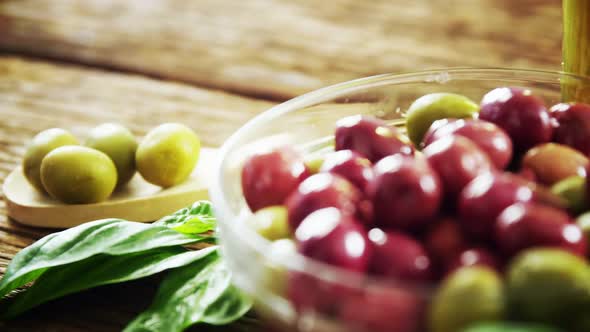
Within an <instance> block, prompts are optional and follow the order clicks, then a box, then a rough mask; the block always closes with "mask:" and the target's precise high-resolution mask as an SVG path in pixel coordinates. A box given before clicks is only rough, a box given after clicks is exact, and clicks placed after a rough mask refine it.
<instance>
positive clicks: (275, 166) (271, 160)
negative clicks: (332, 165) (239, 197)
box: [242, 147, 309, 212]
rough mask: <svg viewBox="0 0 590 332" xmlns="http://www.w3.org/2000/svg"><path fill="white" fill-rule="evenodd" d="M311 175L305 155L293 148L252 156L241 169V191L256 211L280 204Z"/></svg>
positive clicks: (251, 207) (283, 148) (282, 148)
mask: <svg viewBox="0 0 590 332" xmlns="http://www.w3.org/2000/svg"><path fill="white" fill-rule="evenodd" d="M308 175H309V172H308V170H307V168H306V167H305V164H304V163H303V158H302V157H301V156H300V155H299V153H297V152H296V151H295V150H294V149H292V148H290V147H280V148H277V149H275V150H272V151H269V152H263V153H258V154H255V155H253V156H251V157H249V158H248V159H247V160H246V161H245V163H244V167H243V168H242V190H243V192H244V198H245V199H246V202H247V203H248V206H249V207H250V209H251V210H252V211H253V212H256V211H257V210H260V209H262V208H264V207H267V206H272V205H281V204H283V203H284V202H285V199H286V198H287V196H289V194H291V192H292V191H293V190H295V188H297V186H298V185H299V183H301V181H303V179H305V178H306V177H307V176H308Z"/></svg>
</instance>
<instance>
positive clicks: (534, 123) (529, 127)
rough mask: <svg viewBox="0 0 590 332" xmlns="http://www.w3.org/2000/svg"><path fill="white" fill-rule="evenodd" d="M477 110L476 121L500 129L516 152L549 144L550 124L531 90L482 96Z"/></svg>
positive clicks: (508, 89) (499, 90)
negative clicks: (507, 136) (479, 108)
mask: <svg viewBox="0 0 590 332" xmlns="http://www.w3.org/2000/svg"><path fill="white" fill-rule="evenodd" d="M480 107H481V110H480V111H479V118H480V119H482V120H485V121H489V122H492V123H495V124H496V125H497V126H499V127H500V128H502V129H504V130H505V131H506V132H507V133H508V135H509V136H510V138H511V139H512V143H513V144H514V149H515V150H516V151H518V152H524V151H526V150H528V149H530V148H531V147H533V146H535V145H538V144H541V143H545V142H549V141H550V140H551V136H552V134H553V124H552V121H551V118H550V116H549V112H548V111H547V108H546V107H545V103H544V102H543V100H542V99H541V98H539V97H537V96H535V95H533V93H532V92H531V90H528V89H523V88H516V87H504V88H497V89H494V90H492V91H490V92H488V93H487V94H485V96H484V97H483V99H482V101H481V105H480Z"/></svg>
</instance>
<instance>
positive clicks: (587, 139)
mask: <svg viewBox="0 0 590 332" xmlns="http://www.w3.org/2000/svg"><path fill="white" fill-rule="evenodd" d="M550 114H551V117H553V118H554V119H555V120H557V127H556V128H555V130H554V133H553V140H554V141H555V142H557V143H561V144H565V145H569V146H571V147H573V148H574V149H576V150H578V151H580V152H582V153H583V154H584V155H586V156H590V105H587V104H582V103H571V104H557V105H555V106H553V107H551V113H550Z"/></svg>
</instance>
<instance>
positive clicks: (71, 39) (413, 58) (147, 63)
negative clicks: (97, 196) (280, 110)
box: [0, 0, 561, 98]
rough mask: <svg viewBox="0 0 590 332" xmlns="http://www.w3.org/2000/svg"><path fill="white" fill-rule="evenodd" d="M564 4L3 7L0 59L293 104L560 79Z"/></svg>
mask: <svg viewBox="0 0 590 332" xmlns="http://www.w3.org/2000/svg"><path fill="white" fill-rule="evenodd" d="M560 7H561V1H558V0H544V1H543V0H523V1H513V0H454V1H436V0H416V1H391V0H372V1H358V0H333V1H327V2H321V1H316V0H298V1H287V0H248V1H233V0H195V1H185V0H151V1H143V0H83V1H81V0H4V1H0V31H1V33H0V48H3V49H5V50H10V51H22V52H28V53H32V54H36V55H41V56H48V57H54V58H59V59H67V60H71V61H76V62H82V63H87V64H93V65H98V66H105V67H109V68H117V69H123V70H129V71H136V72H141V73H145V74H150V75H155V76H159V77H165V78H171V79H177V80H182V81H185V82H191V83H195V84H198V85H203V86H208V87H217V88H222V89H224V90H231V91H237V92H239V93H244V94H251V95H263V96H269V97H272V98H286V97H291V96H294V95H298V94H301V93H303V92H306V91H309V90H312V89H316V88H318V87H320V86H324V85H327V84H331V83H335V82H339V81H345V80H348V79H351V78H356V77H360V76H366V75H371V74H377V73H384V72H400V71H403V72H406V71H412V70H420V69H425V68H433V67H446V66H486V67H487V66H507V67H529V68H530V67H533V68H541V69H551V70H557V69H559V64H560V41H561V10H560Z"/></svg>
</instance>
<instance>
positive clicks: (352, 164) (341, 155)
mask: <svg viewBox="0 0 590 332" xmlns="http://www.w3.org/2000/svg"><path fill="white" fill-rule="evenodd" d="M320 172H329V173H333V174H337V175H340V176H342V177H343V178H345V179H347V180H348V181H350V182H351V183H352V184H354V185H355V186H356V187H357V188H359V190H361V191H362V192H366V190H367V185H368V184H369V181H371V179H373V176H374V174H373V165H372V164H371V162H370V161H369V159H367V158H365V157H363V156H361V155H359V154H358V153H356V152H354V151H352V150H340V151H336V152H333V153H330V154H328V155H327V156H326V157H325V159H324V162H323V164H322V167H321V168H320Z"/></svg>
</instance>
